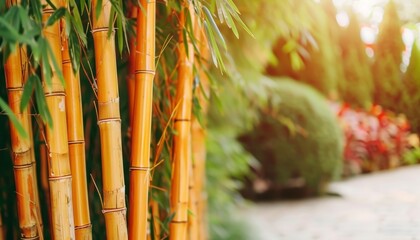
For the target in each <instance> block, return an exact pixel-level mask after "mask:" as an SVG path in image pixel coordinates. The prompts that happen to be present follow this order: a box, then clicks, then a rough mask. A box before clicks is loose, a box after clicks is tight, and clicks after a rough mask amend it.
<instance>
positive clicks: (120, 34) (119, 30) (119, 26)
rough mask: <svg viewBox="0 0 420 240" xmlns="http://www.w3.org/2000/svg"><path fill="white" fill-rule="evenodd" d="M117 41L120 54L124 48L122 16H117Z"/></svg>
mask: <svg viewBox="0 0 420 240" xmlns="http://www.w3.org/2000/svg"><path fill="white" fill-rule="evenodd" d="M117 43H118V51H119V52H120V54H121V53H122V51H123V48H124V37H123V26H122V22H121V18H119V17H117Z"/></svg>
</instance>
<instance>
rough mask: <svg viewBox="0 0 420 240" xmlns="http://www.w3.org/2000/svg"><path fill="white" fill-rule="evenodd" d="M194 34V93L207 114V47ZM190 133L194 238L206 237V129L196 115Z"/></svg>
mask: <svg viewBox="0 0 420 240" xmlns="http://www.w3.org/2000/svg"><path fill="white" fill-rule="evenodd" d="M196 29H197V33H195V35H196V36H199V42H198V46H199V51H200V56H201V65H200V66H198V64H197V69H198V76H199V80H200V86H197V88H196V89H195V94H196V97H197V99H198V103H199V104H200V107H201V114H202V115H203V116H206V115H207V111H208V101H207V99H206V96H208V95H209V88H210V86H209V81H208V76H207V74H206V70H207V68H208V65H209V64H208V63H209V55H210V53H209V48H208V46H207V41H206V37H205V34H204V33H203V31H202V30H203V29H200V28H198V27H197V28H196ZM192 119H193V120H192V125H191V134H192V159H193V164H192V165H193V176H194V183H195V192H194V193H195V195H196V199H195V201H196V202H195V205H196V207H195V208H196V209H197V212H196V219H197V225H198V226H197V228H198V236H197V238H196V239H207V226H206V221H205V216H206V213H205V205H206V193H205V191H204V186H205V179H206V171H205V167H206V166H205V165H206V141H205V140H206V130H205V126H203V125H202V124H205V123H200V122H199V121H198V119H197V118H196V117H193V118H192Z"/></svg>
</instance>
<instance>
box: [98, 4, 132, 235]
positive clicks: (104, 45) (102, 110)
mask: <svg viewBox="0 0 420 240" xmlns="http://www.w3.org/2000/svg"><path fill="white" fill-rule="evenodd" d="M97 4H98V1H97V0H93V1H92V13H93V14H92V15H93V28H92V33H93V40H94V47H95V61H96V76H97V84H98V110H99V113H98V125H99V131H100V140H101V156H102V180H103V210H102V212H103V214H104V216H105V225H106V236H107V239H118V240H123V239H127V237H128V236H127V223H126V205H125V184H124V171H123V159H122V142H121V119H120V107H119V93H118V78H117V65H116V53H115V43H114V39H115V37H114V32H112V33H111V34H110V35H109V36H108V27H109V25H108V24H109V23H110V17H111V2H110V1H109V0H105V1H103V2H102V6H101V7H100V8H101V12H100V15H99V16H96V13H95V12H96V11H95V9H96V7H97V6H96V5H97Z"/></svg>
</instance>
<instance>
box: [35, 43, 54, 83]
mask: <svg viewBox="0 0 420 240" xmlns="http://www.w3.org/2000/svg"><path fill="white" fill-rule="evenodd" d="M47 46H48V43H47V40H45V38H43V37H41V38H39V40H38V48H39V55H40V60H41V68H42V75H43V76H44V80H45V82H46V83H47V86H51V84H52V80H51V76H52V71H51V67H50V63H49V61H48V50H47Z"/></svg>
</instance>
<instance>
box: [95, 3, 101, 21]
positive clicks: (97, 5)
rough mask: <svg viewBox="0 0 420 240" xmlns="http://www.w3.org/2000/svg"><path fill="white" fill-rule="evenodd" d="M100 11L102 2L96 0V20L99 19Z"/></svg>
mask: <svg viewBox="0 0 420 240" xmlns="http://www.w3.org/2000/svg"><path fill="white" fill-rule="evenodd" d="M101 11H102V0H98V2H97V3H96V7H95V16H96V19H98V18H99V15H100V14H101Z"/></svg>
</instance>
